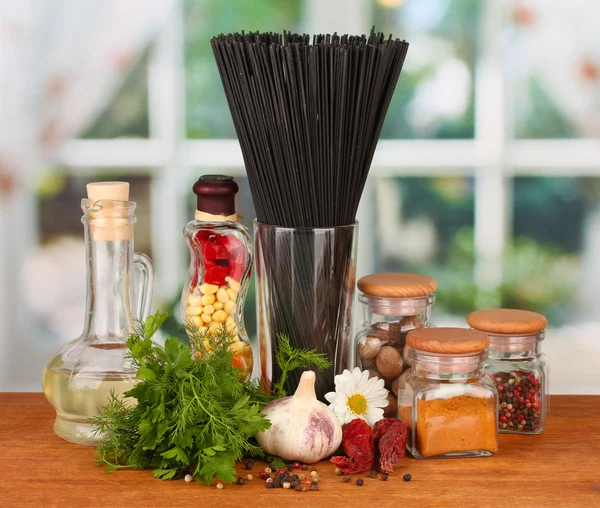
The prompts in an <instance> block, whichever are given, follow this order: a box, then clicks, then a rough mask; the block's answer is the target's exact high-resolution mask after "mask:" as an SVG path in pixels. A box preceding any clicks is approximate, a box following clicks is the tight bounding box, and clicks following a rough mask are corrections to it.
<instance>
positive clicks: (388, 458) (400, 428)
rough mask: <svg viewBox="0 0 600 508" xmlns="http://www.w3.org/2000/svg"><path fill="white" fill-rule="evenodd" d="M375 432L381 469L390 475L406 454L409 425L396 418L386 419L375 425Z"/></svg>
mask: <svg viewBox="0 0 600 508" xmlns="http://www.w3.org/2000/svg"><path fill="white" fill-rule="evenodd" d="M374 431H375V449H376V450H377V451H378V457H379V469H380V470H381V472H382V473H385V474H390V473H392V472H393V471H394V467H395V466H396V465H397V464H398V462H399V461H400V459H401V458H402V457H404V453H405V452H406V436H407V434H408V425H407V424H406V423H405V422H401V421H400V420H396V418H384V419H383V420H379V421H378V422H377V423H376V424H375V428H374Z"/></svg>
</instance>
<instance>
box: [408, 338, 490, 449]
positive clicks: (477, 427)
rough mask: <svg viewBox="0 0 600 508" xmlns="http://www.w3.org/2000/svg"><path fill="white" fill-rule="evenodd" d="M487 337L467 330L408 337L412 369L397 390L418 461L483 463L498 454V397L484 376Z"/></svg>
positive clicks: (409, 444)
mask: <svg viewBox="0 0 600 508" xmlns="http://www.w3.org/2000/svg"><path fill="white" fill-rule="evenodd" d="M489 342H490V339H489V338H488V336H487V335H486V334H485V333H483V332H479V331H477V330H470V329H466V328H421V329H416V330H413V331H411V332H410V333H409V334H408V337H407V339H406V343H407V344H408V345H409V346H410V347H411V348H412V353H411V355H412V357H413V368H412V372H411V374H410V375H409V377H408V379H407V380H406V383H405V384H404V385H403V386H401V387H400V388H399V390H398V417H399V419H400V420H402V421H406V422H407V423H408V426H409V432H408V435H409V439H408V441H407V448H408V450H409V451H410V453H411V454H412V455H413V456H414V457H415V458H419V459H422V458H441V457H482V456H489V455H492V454H493V453H495V452H496V451H497V449H498V428H497V425H498V424H497V412H496V407H497V404H498V392H497V391H496V387H495V385H494V383H492V382H491V380H490V379H489V377H488V376H486V375H485V372H484V370H483V365H484V361H485V360H486V357H487V354H486V352H485V349H486V348H487V346H488V345H489Z"/></svg>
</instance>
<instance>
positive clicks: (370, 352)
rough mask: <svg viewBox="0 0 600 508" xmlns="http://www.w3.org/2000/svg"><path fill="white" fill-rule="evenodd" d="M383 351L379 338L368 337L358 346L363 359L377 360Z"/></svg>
mask: <svg viewBox="0 0 600 508" xmlns="http://www.w3.org/2000/svg"><path fill="white" fill-rule="evenodd" d="M380 349H381V341H380V340H379V339H378V338H377V337H366V338H365V340H363V341H361V342H360V343H359V344H358V354H359V355H360V357H361V358H375V357H376V356H377V353H379V350H380Z"/></svg>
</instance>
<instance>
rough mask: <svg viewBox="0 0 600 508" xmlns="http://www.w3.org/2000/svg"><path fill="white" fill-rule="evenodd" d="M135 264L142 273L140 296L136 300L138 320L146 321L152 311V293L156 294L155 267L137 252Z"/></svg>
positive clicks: (148, 259) (139, 287)
mask: <svg viewBox="0 0 600 508" xmlns="http://www.w3.org/2000/svg"><path fill="white" fill-rule="evenodd" d="M133 264H134V266H135V268H136V270H137V271H138V272H139V273H140V281H139V284H138V294H137V299H136V312H135V313H136V318H137V319H138V320H139V321H145V320H146V318H147V317H148V316H149V315H150V311H151V310H152V293H153V292H154V266H152V261H151V260H150V258H149V257H148V256H146V255H145V254H140V253H139V252H135V253H134V254H133Z"/></svg>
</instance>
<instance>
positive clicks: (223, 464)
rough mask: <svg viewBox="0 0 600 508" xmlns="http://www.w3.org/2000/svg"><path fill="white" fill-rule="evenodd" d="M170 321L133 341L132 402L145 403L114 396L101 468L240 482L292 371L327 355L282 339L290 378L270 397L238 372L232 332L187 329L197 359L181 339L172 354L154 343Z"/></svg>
mask: <svg viewBox="0 0 600 508" xmlns="http://www.w3.org/2000/svg"><path fill="white" fill-rule="evenodd" d="M166 317H167V314H166V313H160V312H159V313H156V314H155V315H154V316H150V317H149V318H148V320H146V322H145V323H138V324H137V326H136V328H135V333H134V334H132V335H131V336H130V337H129V339H128V340H127V347H128V348H129V351H130V356H131V358H132V360H133V362H134V364H135V365H136V367H137V377H138V379H139V382H138V383H137V384H136V385H135V386H134V387H133V388H132V389H131V390H129V391H128V392H126V393H125V396H127V397H129V398H132V399H135V400H136V401H137V405H135V406H131V405H130V404H127V405H126V404H125V403H124V402H123V400H122V398H120V397H116V396H115V395H114V393H111V395H110V398H109V400H108V401H107V404H106V406H105V407H104V408H103V414H102V416H99V417H96V418H93V419H91V422H92V424H93V425H94V426H95V427H96V430H97V432H99V433H100V435H101V439H100V442H99V443H98V446H97V450H96V462H97V463H98V464H101V465H104V466H105V467H106V468H107V469H108V470H114V469H119V468H123V467H129V468H134V469H145V468H153V469H154V472H153V474H154V477H155V478H161V479H163V480H171V479H174V478H179V477H180V476H181V475H182V474H184V472H186V471H192V472H193V474H195V475H197V477H198V479H199V480H200V481H203V482H204V483H205V484H207V485H210V483H211V481H212V479H213V477H217V478H219V479H220V480H221V481H225V482H233V481H234V480H235V478H236V473H235V463H236V461H238V460H240V459H241V458H242V457H243V456H255V457H262V456H264V452H263V451H262V450H261V448H260V447H259V446H258V445H257V443H256V440H255V439H254V436H255V435H256V434H257V433H258V432H261V431H263V430H266V429H267V428H269V426H270V425H271V423H270V422H269V420H267V419H266V418H265V416H264V415H263V414H262V413H261V412H260V410H261V409H262V408H263V407H264V406H265V405H266V404H267V403H268V402H270V401H271V400H273V398H275V397H280V396H282V394H283V395H285V392H284V391H283V383H284V382H285V377H287V375H288V373H289V372H291V371H292V370H294V369H297V368H306V367H308V366H309V365H314V366H315V367H316V368H326V367H328V366H329V365H330V364H329V362H328V361H327V359H326V358H325V356H324V355H322V354H320V353H317V352H316V351H309V350H296V349H294V348H293V347H292V346H291V345H290V343H289V340H288V339H287V337H280V338H279V341H280V342H279V350H278V352H277V361H278V363H279V366H280V368H281V371H282V373H283V375H282V380H281V381H280V383H278V385H277V386H276V387H275V390H274V391H273V393H272V394H268V393H267V390H265V389H264V388H265V387H264V385H263V384H262V382H260V381H259V382H257V383H255V382H252V381H250V380H248V379H244V378H242V377H241V376H240V371H239V370H238V369H237V368H235V367H234V366H232V364H231V360H232V356H233V353H232V351H231V348H230V344H231V342H232V341H233V339H234V338H233V337H232V334H231V333H230V332H229V331H228V330H227V329H226V327H225V326H222V327H221V328H220V329H219V330H217V331H215V332H212V333H203V332H201V331H200V330H198V329H197V328H194V327H187V331H188V335H189V337H190V343H191V344H192V348H193V350H194V351H195V355H194V358H195V357H196V356H198V355H199V357H198V358H197V359H192V351H191V350H190V348H189V347H188V346H185V345H183V344H182V343H180V342H179V341H177V340H175V339H170V338H169V339H167V340H166V342H165V347H164V349H162V348H160V347H158V346H156V345H155V344H154V343H153V342H152V337H153V336H154V334H156V332H157V331H158V329H159V328H160V325H161V324H162V323H163V322H164V320H165V319H166ZM279 460H280V461H281V459H279ZM277 463H278V464H279V462H277ZM280 463H281V465H282V467H283V465H284V464H285V463H284V462H283V461H281V462H280Z"/></svg>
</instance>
